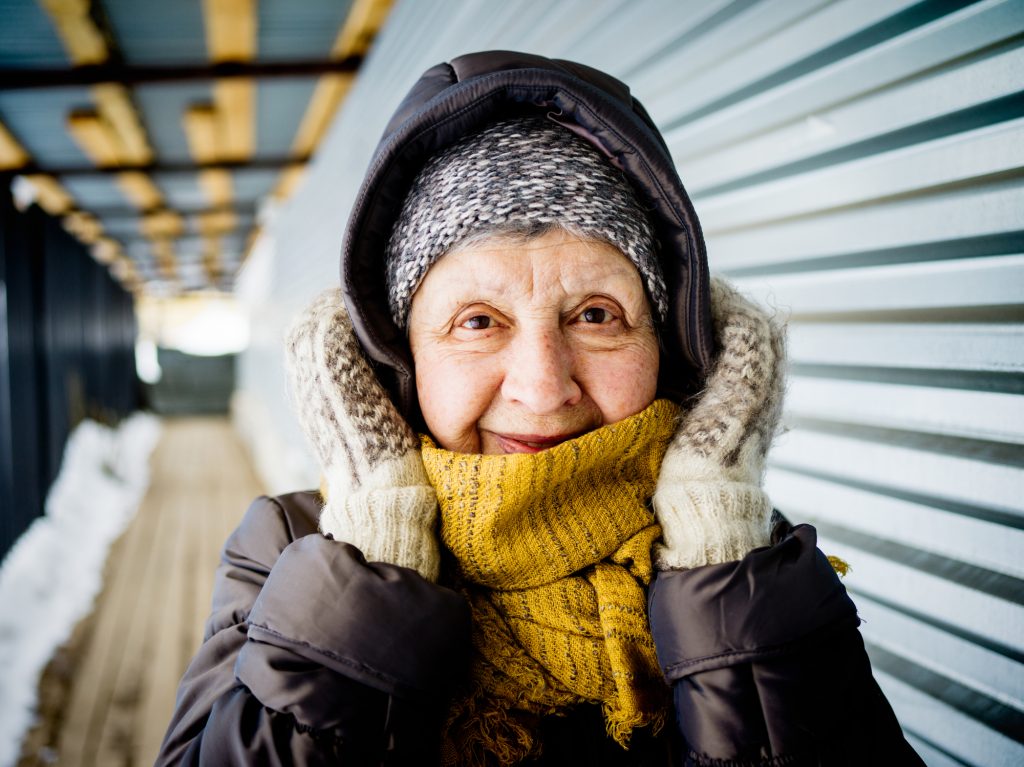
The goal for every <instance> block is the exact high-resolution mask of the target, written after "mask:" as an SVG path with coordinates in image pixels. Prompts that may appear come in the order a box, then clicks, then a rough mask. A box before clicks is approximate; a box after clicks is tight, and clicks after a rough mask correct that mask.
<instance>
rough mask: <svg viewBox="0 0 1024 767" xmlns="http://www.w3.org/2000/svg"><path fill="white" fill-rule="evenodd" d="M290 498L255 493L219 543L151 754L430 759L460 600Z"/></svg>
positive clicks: (465, 629) (199, 759) (217, 759)
mask: <svg viewBox="0 0 1024 767" xmlns="http://www.w3.org/2000/svg"><path fill="white" fill-rule="evenodd" d="M294 495H300V494H294ZM306 495H309V494H306ZM301 505H302V504H299V506H301ZM306 505H307V506H308V505H309V502H308V501H307V502H306ZM295 507H296V503H295V502H294V498H293V497H291V496H281V497H279V498H274V499H272V498H267V497H261V498H258V499H257V500H256V501H254V502H253V504H252V505H251V506H250V508H249V510H248V512H247V513H246V516H245V519H244V520H243V522H242V524H241V525H240V526H239V528H238V529H237V530H236V531H235V532H234V533H233V534H232V535H231V537H230V538H229V539H228V541H227V543H226V544H225V547H224V551H223V555H222V564H221V566H220V568H219V570H218V573H217V581H216V585H215V588H214V598H213V611H212V614H211V616H210V619H209V621H208V622H207V626H206V634H205V640H204V642H203V644H202V646H201V647H200V649H199V652H198V653H197V654H196V656H195V658H194V659H193V661H192V663H191V665H190V666H189V668H188V670H187V671H186V673H185V676H184V678H183V679H182V682H181V685H180V687H179V690H178V698H177V704H176V708H175V712H174V716H173V719H172V721H171V724H170V727H169V729H168V732H167V735H166V736H165V739H164V743H163V745H162V747H161V752H160V756H159V758H158V759H157V762H156V763H157V765H171V764H175V765H177V764H195V765H200V764H201V765H218V766H220V765H243V764H244V765H252V764H265V765H278V764H280V765H320V764H324V765H327V764H330V765H341V766H342V767H344V765H345V764H358V765H364V764H381V763H388V764H401V763H418V762H423V761H427V762H429V761H432V758H431V757H429V756H428V754H429V752H430V751H431V750H432V748H433V747H434V743H435V741H436V732H437V731H438V730H439V723H438V721H437V719H438V716H439V715H440V712H442V711H443V710H444V701H445V698H446V695H447V693H448V691H449V689H450V686H451V684H452V683H453V682H454V681H456V678H457V674H453V671H452V670H453V669H458V668H460V667H461V666H462V665H463V664H464V663H465V660H464V659H465V657H466V655H467V653H466V647H467V645H468V637H469V615H468V609H467V608H466V606H465V603H464V601H463V600H462V598H461V597H459V596H458V595H456V594H455V593H454V592H452V591H450V590H448V589H445V588H442V587H440V586H437V585H435V584H432V583H429V582H428V581H426V580H425V579H423V578H422V577H420V576H419V574H417V573H416V572H414V571H413V570H409V569H406V568H402V567H396V566H393V565H387V564H382V563H367V562H366V561H365V560H364V559H363V557H362V555H361V554H360V553H359V551H358V550H357V549H355V548H354V547H352V546H349V545H347V544H343V543H338V542H334V541H330V540H328V539H327V538H324V537H323V536H321V535H320V534H319V533H316V532H315V511H316V510H315V509H314V510H313V511H312V513H310V511H309V510H308V509H305V510H304V509H302V508H299V509H298V511H296V508H295Z"/></svg>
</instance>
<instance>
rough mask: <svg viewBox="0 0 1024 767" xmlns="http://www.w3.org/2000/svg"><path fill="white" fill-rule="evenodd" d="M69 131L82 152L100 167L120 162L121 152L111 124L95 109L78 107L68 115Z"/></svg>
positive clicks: (108, 166)
mask: <svg viewBox="0 0 1024 767" xmlns="http://www.w3.org/2000/svg"><path fill="white" fill-rule="evenodd" d="M67 127H68V132H69V133H70V134H71V138H73V139H74V140H75V142H76V143H77V144H78V146H79V148H80V149H81V150H82V152H84V153H85V155H86V156H88V157H89V159H90V160H92V161H93V162H94V163H96V164H97V165H99V166H100V167H107V168H111V167H115V166H117V165H119V164H120V160H121V152H120V149H119V147H118V142H117V137H116V136H115V135H114V133H113V131H112V130H111V128H110V125H109V124H108V123H107V121H106V120H104V119H103V118H102V117H100V115H99V114H98V113H97V112H95V111H94V110H91V109H89V110H85V109H78V110H75V111H74V112H72V113H71V114H69V115H68V120H67Z"/></svg>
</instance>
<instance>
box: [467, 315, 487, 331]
mask: <svg viewBox="0 0 1024 767" xmlns="http://www.w3.org/2000/svg"><path fill="white" fill-rule="evenodd" d="M490 326H491V318H490V317H488V316H487V315H486V314H477V315H476V316H474V317H470V318H469V319H468V320H466V321H465V322H463V323H462V327H464V328H469V329H470V330H487V328H489V327H490Z"/></svg>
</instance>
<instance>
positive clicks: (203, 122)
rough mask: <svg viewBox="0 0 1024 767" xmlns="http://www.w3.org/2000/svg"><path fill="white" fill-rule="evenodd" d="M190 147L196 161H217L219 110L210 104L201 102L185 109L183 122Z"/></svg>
mask: <svg viewBox="0 0 1024 767" xmlns="http://www.w3.org/2000/svg"><path fill="white" fill-rule="evenodd" d="M183 125H184V128H185V137H186V138H187V139H188V148H189V151H190V152H191V153H192V157H193V158H194V159H195V161H196V162H200V163H208V162H216V161H217V153H218V152H217V150H218V144H219V142H218V136H217V111H216V110H215V109H214V108H213V107H212V106H210V105H208V104H199V105H196V106H192V107H189V108H188V109H187V110H185V117H184V122H183Z"/></svg>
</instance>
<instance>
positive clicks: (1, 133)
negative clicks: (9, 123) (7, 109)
mask: <svg viewBox="0 0 1024 767" xmlns="http://www.w3.org/2000/svg"><path fill="white" fill-rule="evenodd" d="M29 159H31V158H30V157H29V154H28V152H26V151H25V149H24V147H22V145H21V144H19V143H18V140H17V139H16V138H14V136H12V135H11V132H10V131H8V130H7V127H6V126H5V125H4V124H3V123H0V170H10V169H11V168H20V167H21V166H22V165H25V164H26V163H27V162H28V161H29Z"/></svg>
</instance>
